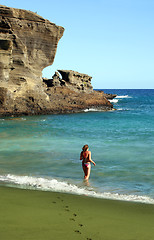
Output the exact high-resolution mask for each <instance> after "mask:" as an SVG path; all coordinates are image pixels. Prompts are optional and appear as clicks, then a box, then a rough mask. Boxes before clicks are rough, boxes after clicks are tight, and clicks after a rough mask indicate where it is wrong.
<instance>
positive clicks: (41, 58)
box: [0, 5, 113, 116]
mask: <svg viewBox="0 0 154 240" xmlns="http://www.w3.org/2000/svg"><path fill="white" fill-rule="evenodd" d="M63 32H64V28H63V27H60V26H57V25H55V24H54V23H51V22H49V21H48V20H45V19H43V18H42V17H41V16H39V15H37V14H35V13H33V12H31V11H26V10H21V9H14V8H8V7H5V6H2V5H0V115H1V116H2V115H3V116H10V115H13V116H20V115H34V114H52V113H66V112H78V111H81V110H84V109H86V108H92V107H94V108H99V109H100V108H101V109H102V110H110V109H112V108H113V105H112V104H111V103H110V102H109V101H108V100H107V99H106V97H105V95H104V93H103V92H96V91H93V89H92V86H91V77H90V76H88V75H86V74H80V73H78V72H75V71H66V70H59V73H60V74H61V76H60V74H59V73H58V72H56V73H55V75H54V76H53V78H52V79H50V80H48V79H46V80H44V82H43V80H42V70H43V69H44V68H45V67H47V66H49V65H52V63H53V61H54V57H55V54H56V49H57V44H58V41H59V40H60V38H61V37H62V35H63Z"/></svg>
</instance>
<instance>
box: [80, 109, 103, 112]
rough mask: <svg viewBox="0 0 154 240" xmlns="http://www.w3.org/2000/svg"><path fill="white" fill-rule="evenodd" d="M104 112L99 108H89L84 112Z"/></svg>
mask: <svg viewBox="0 0 154 240" xmlns="http://www.w3.org/2000/svg"><path fill="white" fill-rule="evenodd" d="M101 111H102V110H100V109H97V108H87V109H85V110H84V112H101Z"/></svg>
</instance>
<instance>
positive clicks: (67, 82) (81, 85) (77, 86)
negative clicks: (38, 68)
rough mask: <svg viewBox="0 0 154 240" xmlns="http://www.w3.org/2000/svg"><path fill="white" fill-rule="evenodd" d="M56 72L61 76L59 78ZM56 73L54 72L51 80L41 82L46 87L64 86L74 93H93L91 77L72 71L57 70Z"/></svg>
mask: <svg viewBox="0 0 154 240" xmlns="http://www.w3.org/2000/svg"><path fill="white" fill-rule="evenodd" d="M58 72H59V73H60V74H61V77H60V75H59V73H58ZM58 72H55V74H54V75H53V77H52V79H44V80H43V81H44V82H45V83H46V84H47V86H48V87H60V86H65V87H68V88H69V89H71V90H73V91H75V92H86V93H91V92H93V87H92V85H91V79H92V77H90V76H88V75H87V74H84V73H79V72H76V71H72V70H58Z"/></svg>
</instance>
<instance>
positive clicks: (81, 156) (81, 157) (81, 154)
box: [80, 152, 83, 160]
mask: <svg viewBox="0 0 154 240" xmlns="http://www.w3.org/2000/svg"><path fill="white" fill-rule="evenodd" d="M82 159H83V152H81V153H80V160H82Z"/></svg>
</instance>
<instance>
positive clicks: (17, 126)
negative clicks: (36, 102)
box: [0, 89, 154, 203]
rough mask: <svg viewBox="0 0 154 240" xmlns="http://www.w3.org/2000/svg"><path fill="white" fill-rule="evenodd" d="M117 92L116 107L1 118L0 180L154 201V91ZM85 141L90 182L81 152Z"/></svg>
mask: <svg viewBox="0 0 154 240" xmlns="http://www.w3.org/2000/svg"><path fill="white" fill-rule="evenodd" d="M104 91H105V92H107V93H116V94H117V95H118V96H117V98H115V99H114V100H113V104H114V107H115V108H116V109H117V110H115V111H110V112H98V111H95V109H91V110H87V111H85V112H82V113H77V114H64V115H46V116H31V117H27V116H26V117H21V118H1V119H0V146H1V148H0V183H1V184H3V185H9V186H12V185H13V186H17V187H23V188H35V189H43V190H49V191H63V192H70V193H75V194H86V195H91V196H94V197H107V198H113V199H123V200H128V201H141V202H150V203H154V90H130V89H129V90H124V89H123V90H119V89H115V90H104ZM84 144H88V145H89V147H90V150H91V152H92V159H93V160H94V161H95V162H96V166H95V167H93V166H92V171H91V176H90V180H89V185H85V183H84V182H83V172H82V168H81V162H80V160H79V155H80V151H81V148H82V146H83V145H84Z"/></svg>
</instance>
